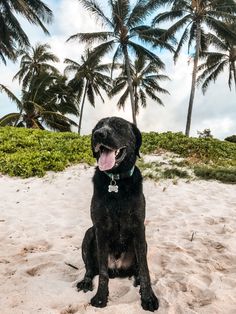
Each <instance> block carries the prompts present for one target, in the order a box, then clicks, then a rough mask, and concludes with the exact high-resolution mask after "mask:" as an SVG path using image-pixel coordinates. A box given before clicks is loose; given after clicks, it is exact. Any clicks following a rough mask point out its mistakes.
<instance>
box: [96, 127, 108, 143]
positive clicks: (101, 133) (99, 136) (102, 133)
mask: <svg viewBox="0 0 236 314" xmlns="http://www.w3.org/2000/svg"><path fill="white" fill-rule="evenodd" d="M93 137H94V139H95V140H96V141H102V140H104V139H106V137H107V129H105V128H101V129H99V130H97V131H95V132H94V134H93Z"/></svg>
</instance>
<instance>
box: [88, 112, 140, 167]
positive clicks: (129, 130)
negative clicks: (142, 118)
mask: <svg viewBox="0 0 236 314" xmlns="http://www.w3.org/2000/svg"><path fill="white" fill-rule="evenodd" d="M91 141H92V150H93V156H94V157H95V158H96V159H97V162H98V167H99V169H100V170H101V171H112V172H118V171H127V170H129V169H131V168H132V166H133V165H134V164H135V161H136V158H137V156H138V157H139V149H140V146H141V144H142V136H141V133H140V131H139V130H138V128H137V127H136V126H135V125H134V124H132V123H130V122H128V121H126V120H124V119H122V118H118V117H111V118H104V119H102V120H100V121H99V122H98V123H97V125H96V126H95V128H94V129H93V131H92V139H91Z"/></svg>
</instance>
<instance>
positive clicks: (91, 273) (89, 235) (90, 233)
mask: <svg viewBox="0 0 236 314" xmlns="http://www.w3.org/2000/svg"><path fill="white" fill-rule="evenodd" d="M82 258H83V261H84V263H85V269H86V273H85V275H84V279H83V280H82V281H80V282H78V283H77V289H78V291H81V290H83V291H84V292H87V291H89V290H90V291H92V290H93V278H94V277H95V276H96V275H97V274H98V265H97V259H96V243H95V234H94V229H93V227H91V228H89V229H88V230H87V231H86V233H85V236H84V240H83V243H82Z"/></svg>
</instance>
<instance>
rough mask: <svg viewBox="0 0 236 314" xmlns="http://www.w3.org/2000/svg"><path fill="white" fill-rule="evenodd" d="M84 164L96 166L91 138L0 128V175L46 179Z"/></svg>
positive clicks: (69, 134) (71, 134)
mask: <svg viewBox="0 0 236 314" xmlns="http://www.w3.org/2000/svg"><path fill="white" fill-rule="evenodd" d="M80 162H84V163H87V164H90V165H92V164H94V162H95V160H94V158H93V157H92V154H91V149H90V137H89V136H79V135H78V134H75V133H56V132H49V131H42V130H32V129H23V128H22V129H21V128H13V127H4V128H0V172H1V173H4V174H8V175H10V176H21V177H24V178H27V177H30V176H39V177H41V176H43V175H44V174H45V173H46V171H49V170H52V171H61V170H63V169H65V167H66V166H68V165H71V164H74V163H80Z"/></svg>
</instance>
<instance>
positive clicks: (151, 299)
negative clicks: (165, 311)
mask: <svg viewBox="0 0 236 314" xmlns="http://www.w3.org/2000/svg"><path fill="white" fill-rule="evenodd" d="M141 302H142V303H141V304H142V308H143V309H144V310H146V311H150V312H154V311H156V310H157V309H158V307H159V302H158V299H157V297H156V296H155V294H154V293H153V291H152V292H151V293H150V295H148V296H147V297H141Z"/></svg>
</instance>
